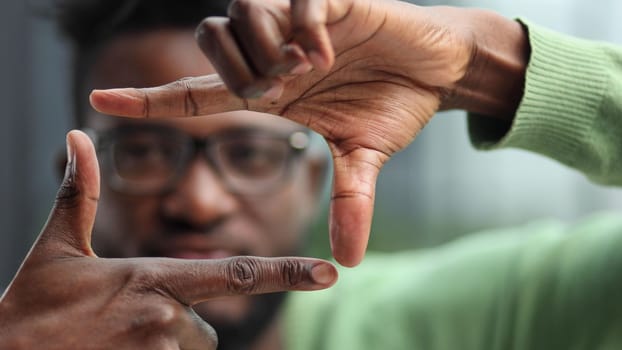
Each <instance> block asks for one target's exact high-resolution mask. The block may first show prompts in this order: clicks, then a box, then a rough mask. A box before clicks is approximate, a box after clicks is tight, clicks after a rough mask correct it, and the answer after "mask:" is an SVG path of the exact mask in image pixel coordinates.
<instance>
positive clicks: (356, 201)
mask: <svg viewBox="0 0 622 350" xmlns="http://www.w3.org/2000/svg"><path fill="white" fill-rule="evenodd" d="M331 148H332V152H333V162H334V175H333V190H332V195H331V202H330V222H329V230H330V238H331V239H330V242H331V249H332V252H333V256H334V257H335V259H336V260H337V262H339V263H340V264H341V265H344V266H349V267H354V266H356V265H358V264H359V263H360V262H361V260H363V257H364V255H365V250H366V249H367V241H368V240H369V233H370V230H371V222H372V216H373V212H374V198H375V192H376V179H377V178H378V173H379V172H380V169H381V167H382V165H383V164H384V162H385V161H386V159H387V156H385V155H383V154H380V153H379V152H377V151H373V150H370V149H365V148H357V149H355V150H353V151H350V152H347V153H343V152H341V155H339V154H340V153H338V150H337V149H336V148H335V147H334V146H333V145H331Z"/></svg>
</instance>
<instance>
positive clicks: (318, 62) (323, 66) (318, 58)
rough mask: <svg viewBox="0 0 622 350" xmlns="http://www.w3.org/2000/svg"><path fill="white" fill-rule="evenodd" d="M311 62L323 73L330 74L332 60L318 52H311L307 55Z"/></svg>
mask: <svg viewBox="0 0 622 350" xmlns="http://www.w3.org/2000/svg"><path fill="white" fill-rule="evenodd" d="M307 57H308V58H309V61H310V62H311V65H313V67H314V68H315V69H317V70H319V71H321V72H328V71H329V70H330V68H331V66H332V62H331V60H330V59H328V58H327V57H325V56H324V55H322V54H320V53H319V52H318V51H310V52H309V53H308V54H307Z"/></svg>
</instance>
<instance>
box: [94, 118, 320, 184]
mask: <svg viewBox="0 0 622 350" xmlns="http://www.w3.org/2000/svg"><path fill="white" fill-rule="evenodd" d="M86 132H87V133H88V134H89V135H91V137H92V138H93V139H94V142H95V144H96V148H97V152H98V155H99V158H100V162H101V166H102V175H103V176H104V177H106V180H107V181H108V184H109V186H110V187H111V188H112V189H113V190H115V191H118V192H122V193H127V194H135V195H145V194H158V193H165V192H167V191H170V190H172V189H173V188H174V187H175V186H176V185H177V183H178V182H179V181H180V179H181V178H182V177H183V175H184V173H185V172H186V171H187V170H188V167H189V165H190V164H191V163H192V161H193V160H194V159H195V158H196V156H197V155H198V154H199V153H202V154H203V156H204V157H205V159H206V160H207V162H208V163H209V164H210V165H211V167H212V169H213V170H214V172H215V173H216V174H217V175H218V176H219V178H220V180H221V181H222V183H223V184H224V185H226V187H227V189H228V190H229V191H230V192H232V193H236V194H241V195H261V194H266V193H268V192H271V191H273V190H275V188H277V187H279V186H280V185H282V184H284V183H285V182H286V181H287V179H288V177H289V176H290V175H291V172H292V171H291V170H292V164H293V162H294V160H295V159H296V158H299V156H300V155H301V154H303V153H304V151H305V150H306V149H307V147H308V144H309V135H308V134H307V133H306V132H304V131H296V132H293V133H290V134H287V135H283V134H275V133H270V132H267V131H261V130H257V129H240V130H235V131H226V132H222V133H220V134H216V135H210V136H209V137H207V138H195V137H192V136H190V135H188V134H186V133H184V132H182V131H181V130H178V129H175V128H170V127H166V126H155V125H149V126H147V125H141V126H133V125H132V126H123V127H118V128H115V129H112V130H109V131H105V132H95V131H93V130H86Z"/></svg>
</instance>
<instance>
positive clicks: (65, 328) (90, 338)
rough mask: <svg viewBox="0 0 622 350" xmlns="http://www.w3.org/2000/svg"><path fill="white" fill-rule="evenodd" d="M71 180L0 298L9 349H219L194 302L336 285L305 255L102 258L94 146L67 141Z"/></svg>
mask: <svg viewBox="0 0 622 350" xmlns="http://www.w3.org/2000/svg"><path fill="white" fill-rule="evenodd" d="M67 145H68V159H69V162H68V164H67V169H66V174H65V179H64V181H63V184H62V185H61V188H60V190H59V192H58V196H57V199H56V203H55V205H54V208H53V209H52V212H51V214H50V217H49V219H48V222H47V224H46V225H45V227H44V229H43V230H42V232H41V235H40V236H39V238H38V239H37V241H36V243H35V244H34V246H33V248H32V249H31V251H30V253H29V254H28V256H27V257H26V259H25V260H24V263H23V264H22V267H21V268H20V270H19V271H18V273H17V275H16V277H15V278H14V280H13V281H12V283H11V285H10V286H9V287H8V289H7V290H6V292H5V294H4V295H3V296H2V299H1V300H0V348H2V349H32V348H38V349H136V348H149V349H215V348H216V345H217V336H216V334H215V332H214V330H213V329H212V328H211V327H210V326H209V325H208V324H207V323H206V322H205V321H203V320H202V319H201V318H200V317H198V316H197V315H196V314H195V313H194V311H193V310H192V308H191V306H192V305H194V304H196V303H199V302H203V301H207V300H210V299H213V298H217V297H223V296H231V295H248V294H257V293H266V292H276V291H284V290H316V289H322V288H326V287H328V286H330V285H332V284H333V283H334V282H335V280H336V277H337V275H336V270H335V268H334V266H332V265H331V264H330V263H327V262H324V261H321V260H316V259H303V258H272V259H268V258H254V257H238V258H229V259H221V260H177V259H164V258H143V259H140V258H136V259H103V258H98V257H97V256H96V255H95V253H94V252H93V250H92V249H91V230H92V228H93V222H94V219H95V212H96V210H97V202H98V199H99V195H100V189H99V168H98V164H97V158H96V156H95V151H94V148H93V144H92V143H91V141H90V139H89V138H88V137H87V136H86V135H85V134H84V133H82V132H78V131H72V132H70V133H69V134H68V136H67Z"/></svg>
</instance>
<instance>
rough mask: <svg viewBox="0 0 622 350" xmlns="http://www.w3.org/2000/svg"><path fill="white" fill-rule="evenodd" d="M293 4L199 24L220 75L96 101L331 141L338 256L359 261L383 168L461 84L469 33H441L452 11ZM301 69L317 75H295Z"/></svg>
mask: <svg viewBox="0 0 622 350" xmlns="http://www.w3.org/2000/svg"><path fill="white" fill-rule="evenodd" d="M291 3H292V9H291V11H290V8H289V1H284V0H273V1H262V2H260V1H256V2H248V1H234V2H233V5H232V9H233V10H231V12H232V13H231V19H230V20H222V19H217V18H216V19H209V18H208V19H207V20H206V21H204V22H203V23H202V24H201V26H200V27H199V44H200V46H201V47H202V49H203V50H204V51H205V52H206V54H207V56H208V57H209V58H210V59H211V61H212V63H213V64H214V66H215V67H216V68H217V70H218V72H219V74H220V77H216V76H207V77H199V78H193V79H189V80H182V81H178V82H175V83H173V84H169V85H166V86H163V87H158V88H152V89H142V90H133V89H129V90H123V89H122V90H117V91H115V92H112V93H106V92H97V93H95V94H93V95H92V103H93V105H94V107H95V108H96V109H98V110H99V111H101V112H104V113H106V114H116V115H125V116H139V117H145V116H148V117H171V116H188V115H207V114H213V113H218V112H224V111H233V110H239V109H249V110H254V111H260V112H268V113H272V114H276V115H281V116H284V117H286V118H288V119H292V120H294V121H296V122H299V123H301V124H304V125H307V126H308V127H309V128H311V129H313V130H314V131H316V132H318V133H319V134H321V135H322V136H324V137H325V138H326V140H327V142H328V144H329V146H330V148H331V151H332V154H333V160H334V169H335V173H334V183H333V196H332V201H331V214H330V217H331V218H330V220H331V221H330V231H331V239H332V241H331V242H332V246H333V254H334V256H335V258H336V259H337V260H338V261H339V262H340V263H342V264H344V265H349V266H354V265H356V264H358V263H359V262H360V260H361V259H362V256H363V253H364V251H365V248H366V245H367V239H368V235H369V231H370V227H371V217H372V214H373V213H372V211H373V203H374V195H375V184H376V178H377V176H378V173H379V171H380V169H381V168H382V166H383V164H384V163H385V162H386V161H387V160H388V159H389V158H390V157H391V156H392V155H393V154H394V153H395V152H398V151H400V150H402V149H403V148H404V147H406V146H407V145H408V144H409V143H410V142H411V141H412V140H413V139H414V138H415V136H416V135H417V133H418V132H419V131H420V130H421V129H422V128H423V127H424V125H425V124H426V123H427V122H428V121H429V120H430V118H431V117H432V115H433V114H434V113H435V112H436V111H437V110H438V109H439V107H440V106H441V105H442V104H443V105H444V104H445V103H447V101H446V100H445V98H446V97H447V96H450V95H451V93H450V92H451V91H452V89H453V88H455V84H456V83H457V82H458V81H459V80H460V79H462V78H463V77H464V75H465V70H466V67H467V65H468V63H469V60H470V57H471V52H470V46H469V44H468V43H469V39H468V33H469V30H468V29H465V28H460V30H454V31H447V30H440V29H439V28H443V27H444V28H447V27H452V26H454V27H455V24H454V23H453V22H452V20H451V18H452V16H451V13H446V12H451V10H448V9H439V10H437V11H436V12H435V13H434V14H432V13H429V11H427V10H426V9H422V8H419V7H416V6H413V5H410V4H405V3H401V2H390V1H372V0H361V1H354V0H341V1H337V0H334V1H333V0H296V1H291ZM454 18H455V14H454ZM232 33H235V34H236V35H235V38H233V36H232ZM405 33H407V34H405ZM451 33H453V34H451ZM456 33H460V34H456ZM459 35H464V37H460V36H459ZM232 42H233V43H234V44H232ZM236 45H237V46H236ZM286 47H289V48H290V49H288V50H284V48H286ZM292 47H297V48H298V50H299V51H300V52H302V53H300V52H298V53H296V50H295V49H294V50H292V49H291V48H292ZM292 52H293V53H292ZM293 63H295V64H307V65H309V63H311V64H313V66H314V67H315V68H316V69H315V70H313V71H311V72H309V73H308V74H302V75H293V74H289V73H291V72H292V70H291V69H292V68H293V66H292V64H293ZM221 79H222V80H221ZM223 82H224V84H225V85H226V86H228V87H229V88H231V89H232V91H233V92H234V93H235V94H237V95H239V96H247V97H248V96H255V95H256V94H257V92H258V91H265V89H266V87H267V86H270V84H272V85H273V86H275V87H277V88H279V89H280V90H282V93H281V94H280V96H279V98H276V99H275V98H269V96H270V94H266V95H265V96H264V97H265V98H262V99H254V100H246V99H241V98H238V97H235V96H232V94H231V93H230V92H228V91H226V90H225V89H224V86H223ZM267 84H268V85H267ZM273 89H274V88H273ZM189 106H190V107H192V108H188V107H189Z"/></svg>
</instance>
